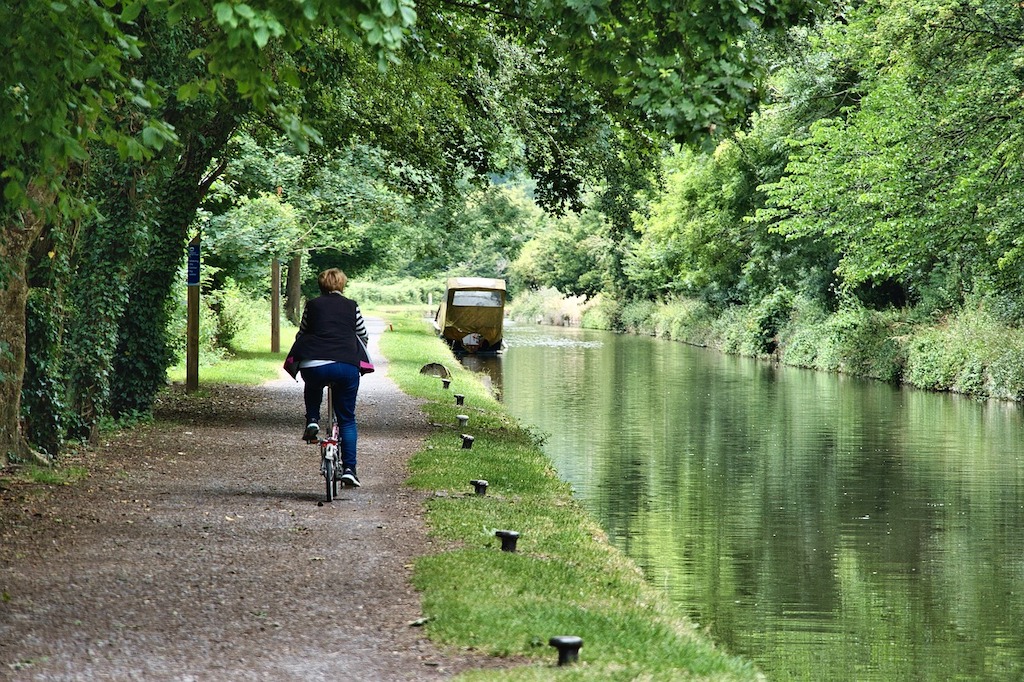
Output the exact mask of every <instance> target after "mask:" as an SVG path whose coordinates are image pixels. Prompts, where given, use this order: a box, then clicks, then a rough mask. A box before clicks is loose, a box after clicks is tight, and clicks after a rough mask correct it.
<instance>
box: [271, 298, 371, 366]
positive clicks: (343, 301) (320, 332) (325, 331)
mask: <svg viewBox="0 0 1024 682" xmlns="http://www.w3.org/2000/svg"><path fill="white" fill-rule="evenodd" d="M358 311H359V307H358V306H357V305H356V302H355V301H353V300H352V299H350V298H345V297H344V296H342V295H341V294H337V293H330V294H324V295H322V296H317V297H316V298H314V299H311V300H309V301H307V302H306V308H305V310H303V311H302V321H301V322H300V323H299V331H298V333H297V334H296V335H295V343H293V344H292V348H291V350H290V351H289V352H288V355H290V356H294V357H295V358H296V359H297V360H298V361H299V362H302V361H303V360H331V361H333V362H344V363H345V364H348V365H355V366H357V367H358V366H359V360H360V358H361V356H362V354H361V352H360V347H359V341H358V340H357V337H356V335H357V333H360V332H361V334H362V335H364V336H365V334H366V327H365V326H364V325H363V320H362V315H359V314H358Z"/></svg>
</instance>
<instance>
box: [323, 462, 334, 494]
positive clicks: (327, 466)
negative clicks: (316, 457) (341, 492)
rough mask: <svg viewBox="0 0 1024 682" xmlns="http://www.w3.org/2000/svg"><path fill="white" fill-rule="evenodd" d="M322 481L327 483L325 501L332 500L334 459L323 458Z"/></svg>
mask: <svg viewBox="0 0 1024 682" xmlns="http://www.w3.org/2000/svg"><path fill="white" fill-rule="evenodd" d="M324 481H326V483H327V501H328V502H332V501H334V493H335V490H337V489H336V488H335V485H336V484H335V482H334V460H333V459H326V458H325V459H324Z"/></svg>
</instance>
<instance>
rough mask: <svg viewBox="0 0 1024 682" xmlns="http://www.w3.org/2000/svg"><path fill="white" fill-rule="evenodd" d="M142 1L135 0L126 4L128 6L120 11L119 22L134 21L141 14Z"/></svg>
mask: <svg viewBox="0 0 1024 682" xmlns="http://www.w3.org/2000/svg"><path fill="white" fill-rule="evenodd" d="M142 6H143V0H135V2H130V3H128V6H127V7H125V8H124V10H122V11H121V21H123V22H126V23H129V22H132V21H135V20H136V19H137V18H138V17H139V13H140V12H142Z"/></svg>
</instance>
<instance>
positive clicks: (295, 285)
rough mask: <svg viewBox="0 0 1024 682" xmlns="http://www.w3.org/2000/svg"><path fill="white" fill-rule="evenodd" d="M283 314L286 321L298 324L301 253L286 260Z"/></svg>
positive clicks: (300, 289) (300, 304) (299, 313)
mask: <svg viewBox="0 0 1024 682" xmlns="http://www.w3.org/2000/svg"><path fill="white" fill-rule="evenodd" d="M284 314H285V316H286V317H287V318H288V321H289V322H291V323H292V324H294V325H295V326H296V327H297V326H299V316H300V315H301V314H302V255H301V254H300V255H298V256H294V257H293V258H292V259H291V261H289V262H288V280H287V283H286V284H285V301H284Z"/></svg>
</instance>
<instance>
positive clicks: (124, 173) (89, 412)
mask: <svg viewBox="0 0 1024 682" xmlns="http://www.w3.org/2000/svg"><path fill="white" fill-rule="evenodd" d="M91 184H92V187H93V190H92V191H93V192H94V194H95V195H96V196H98V197H100V201H99V210H100V217H99V218H98V219H96V220H92V221H89V222H88V223H86V224H85V225H84V226H83V229H82V234H81V236H80V237H79V240H78V241H79V246H78V252H77V253H76V254H75V259H74V267H73V271H74V273H75V274H74V281H73V283H69V285H68V286H67V289H68V295H67V298H68V299H69V302H70V305H69V308H70V310H69V319H68V327H67V332H66V342H65V361H64V365H65V373H66V377H67V400H68V403H69V405H70V407H71V411H72V413H73V414H72V415H71V418H72V419H73V423H72V424H70V428H69V431H70V433H69V435H71V436H72V437H76V438H86V439H88V440H90V441H94V440H95V438H96V436H97V425H98V423H99V420H100V419H101V418H102V417H105V416H107V415H108V414H109V411H110V383H111V377H112V376H113V374H114V353H115V351H116V348H117V343H118V331H119V327H120V325H119V323H120V320H121V316H122V315H123V313H124V310H125V306H126V305H127V303H128V279H129V276H130V275H131V274H132V273H133V272H134V270H135V268H136V267H137V266H138V263H139V262H140V261H141V260H142V258H141V254H144V253H145V248H146V243H147V241H146V240H147V225H148V218H149V216H148V214H147V211H146V210H145V209H146V206H147V205H148V204H147V202H145V200H144V199H142V198H140V197H145V196H146V195H147V194H146V191H145V190H146V189H147V187H146V184H145V175H144V174H143V172H142V170H141V169H140V168H139V167H138V166H137V165H135V164H131V163H122V162H120V161H118V160H117V159H116V158H114V157H113V156H112V155H108V156H107V158H106V159H105V163H102V164H101V163H100V160H99V159H96V160H95V161H94V171H93V177H92V183H91ZM139 190H142V191H141V192H140V191H139Z"/></svg>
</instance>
